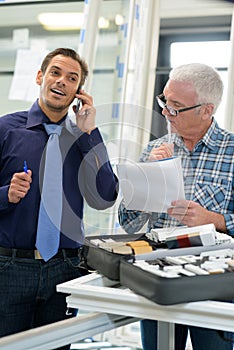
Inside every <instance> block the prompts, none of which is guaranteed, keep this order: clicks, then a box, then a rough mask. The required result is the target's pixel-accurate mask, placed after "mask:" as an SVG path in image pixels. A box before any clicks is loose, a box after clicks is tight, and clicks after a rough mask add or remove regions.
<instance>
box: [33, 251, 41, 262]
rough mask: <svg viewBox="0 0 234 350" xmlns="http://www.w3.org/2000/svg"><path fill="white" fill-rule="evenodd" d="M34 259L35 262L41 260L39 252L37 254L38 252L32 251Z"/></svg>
mask: <svg viewBox="0 0 234 350" xmlns="http://www.w3.org/2000/svg"><path fill="white" fill-rule="evenodd" d="M34 258H35V259H36V260H40V259H43V258H42V256H41V254H40V252H39V250H37V249H36V250H34Z"/></svg>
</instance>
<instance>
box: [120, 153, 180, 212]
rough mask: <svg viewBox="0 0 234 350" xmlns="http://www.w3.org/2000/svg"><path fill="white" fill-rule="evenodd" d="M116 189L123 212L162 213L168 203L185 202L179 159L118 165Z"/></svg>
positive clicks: (169, 205) (168, 205) (167, 206)
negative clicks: (119, 190)
mask: <svg viewBox="0 0 234 350" xmlns="http://www.w3.org/2000/svg"><path fill="white" fill-rule="evenodd" d="M117 171H118V176H119V180H120V189H121V191H122V195H123V197H124V200H125V205H126V208H127V209H133V210H143V211H151V212H166V211H167V209H168V208H169V207H171V202H172V201H174V200H178V199H185V195H184V181H183V173H182V167H181V160H180V158H178V157H175V158H168V159H164V160H161V161H157V162H148V163H132V164H118V165H117Z"/></svg>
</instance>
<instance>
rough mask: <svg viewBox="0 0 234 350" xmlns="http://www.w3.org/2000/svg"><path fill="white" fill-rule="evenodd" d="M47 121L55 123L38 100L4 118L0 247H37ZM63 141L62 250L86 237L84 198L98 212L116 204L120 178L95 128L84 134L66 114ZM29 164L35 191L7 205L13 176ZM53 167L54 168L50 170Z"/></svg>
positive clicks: (0, 157) (0, 138)
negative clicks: (24, 109)
mask: <svg viewBox="0 0 234 350" xmlns="http://www.w3.org/2000/svg"><path fill="white" fill-rule="evenodd" d="M43 123H51V122H50V120H49V119H48V118H47V116H46V115H45V114H44V113H43V112H42V110H41V109H40V107H39V105H38V101H36V102H35V103H34V104H33V105H32V107H31V109H30V110H29V111H22V112H16V113H12V114H8V115H5V116H3V117H1V118H0V246H2V247H9V248H22V249H35V240H36V232H37V219H38V211H39V205H40V187H41V180H42V178H43V164H44V157H43V156H44V153H43V152H44V150H45V146H46V142H47V140H48V135H47V133H46V131H45V129H44V127H43ZM61 124H62V125H63V126H64V128H63V131H62V134H61V137H60V148H61V152H62V157H63V217H62V228H61V239H60V248H76V247H78V246H80V245H81V244H82V242H83V238H84V229H83V205H84V198H85V200H86V201H87V203H88V204H89V205H90V206H91V207H92V208H95V209H98V210H103V209H106V208H109V207H110V206H112V205H113V204H114V202H115V200H116V197H117V190H116V187H117V184H118V180H117V178H116V176H115V174H114V173H113V170H112V168H111V165H110V163H109V159H108V154H107V151H106V148H105V145H104V143H103V140H102V137H101V135H100V133H99V131H98V129H95V130H93V131H92V132H91V134H90V135H88V134H87V133H82V132H81V131H80V130H79V129H78V128H77V127H76V126H75V125H74V124H72V123H71V121H70V120H69V119H68V118H67V116H65V118H63V120H62V123H61ZM24 161H26V162H27V165H28V169H30V170H32V183H31V188H30V190H29V192H28V193H27V195H26V196H25V198H23V199H21V200H20V202H19V203H17V204H14V203H9V202H8V189H9V185H10V181H11V178H12V176H13V174H14V173H16V172H21V171H23V165H24ZM52 166H53V164H51V167H52Z"/></svg>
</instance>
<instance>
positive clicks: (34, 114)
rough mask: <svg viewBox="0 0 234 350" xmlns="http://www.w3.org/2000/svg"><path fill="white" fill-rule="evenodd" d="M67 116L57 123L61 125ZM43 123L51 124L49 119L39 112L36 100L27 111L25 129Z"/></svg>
mask: <svg viewBox="0 0 234 350" xmlns="http://www.w3.org/2000/svg"><path fill="white" fill-rule="evenodd" d="M66 117H67V115H66V116H65V117H64V118H62V119H61V120H60V121H59V123H57V124H61V123H63V122H64V120H65V119H66ZM43 123H46V124H48V123H51V121H50V119H49V118H48V117H47V116H46V115H45V113H44V112H43V111H42V110H41V108H40V106H39V104H38V99H37V100H36V101H35V102H34V103H33V105H32V107H31V108H30V110H29V111H28V120H27V123H26V128H27V129H29V128H33V127H34V126H38V125H41V124H43Z"/></svg>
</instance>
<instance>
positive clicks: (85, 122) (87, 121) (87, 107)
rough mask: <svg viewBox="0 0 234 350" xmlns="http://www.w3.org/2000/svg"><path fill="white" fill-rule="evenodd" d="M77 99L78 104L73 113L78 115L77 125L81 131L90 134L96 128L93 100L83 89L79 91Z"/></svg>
mask: <svg viewBox="0 0 234 350" xmlns="http://www.w3.org/2000/svg"><path fill="white" fill-rule="evenodd" d="M75 97H76V98H77V104H76V106H73V111H74V112H75V114H76V125H77V127H78V128H79V129H80V130H81V131H83V132H86V133H88V134H90V133H91V132H92V130H94V129H95V128H96V123H95V117H96V109H95V108H94V106H93V98H92V96H90V95H89V94H87V93H86V92H85V91H84V90H82V89H78V91H77V94H76V95H75Z"/></svg>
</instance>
